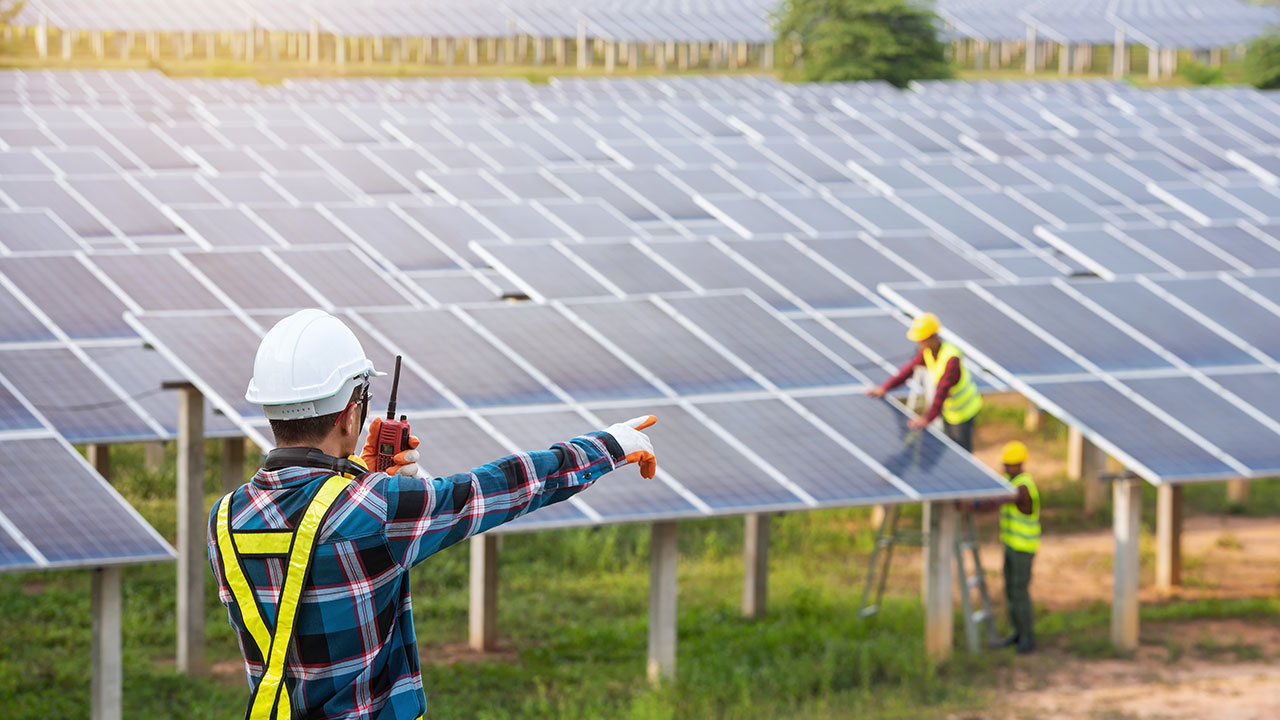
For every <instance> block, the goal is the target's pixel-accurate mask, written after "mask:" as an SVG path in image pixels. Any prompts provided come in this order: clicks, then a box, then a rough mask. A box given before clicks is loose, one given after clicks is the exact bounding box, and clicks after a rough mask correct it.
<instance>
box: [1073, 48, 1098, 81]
mask: <svg viewBox="0 0 1280 720" xmlns="http://www.w3.org/2000/svg"><path fill="white" fill-rule="evenodd" d="M1092 68H1093V45H1089V44H1084V45H1081V46H1079V47H1077V48H1076V56H1075V61H1074V62H1073V63H1072V72H1074V73H1076V74H1077V75H1081V74H1084V72H1085V71H1087V70H1090V69H1092Z"/></svg>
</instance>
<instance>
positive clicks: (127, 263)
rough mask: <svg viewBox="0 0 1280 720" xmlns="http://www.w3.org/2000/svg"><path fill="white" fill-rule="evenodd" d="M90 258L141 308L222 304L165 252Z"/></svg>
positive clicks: (203, 307) (209, 307) (216, 306)
mask: <svg viewBox="0 0 1280 720" xmlns="http://www.w3.org/2000/svg"><path fill="white" fill-rule="evenodd" d="M90 261H91V262H92V263H93V265H95V266H96V267H97V268H98V269H100V270H101V271H102V272H103V274H105V275H106V276H107V278H109V279H110V280H111V282H112V283H114V284H115V285H116V286H117V287H119V288H120V289H121V290H123V291H124V292H125V294H126V295H128V296H129V299H131V300H132V301H133V302H134V303H135V304H136V305H138V306H139V307H140V308H142V309H143V310H213V309H222V308H223V307H224V306H223V304H222V302H221V301H220V300H218V298H217V297H215V296H214V295H213V293H211V292H209V291H208V290H207V289H205V287H204V286H203V285H201V284H200V283H199V282H197V281H196V279H195V277H193V276H192V275H191V274H190V273H188V272H187V271H186V268H184V267H183V266H182V264H181V263H180V262H178V260H177V259H176V258H174V257H173V256H172V255H170V254H168V253H95V254H93V255H92V256H91V257H90Z"/></svg>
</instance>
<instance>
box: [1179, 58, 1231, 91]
mask: <svg viewBox="0 0 1280 720" xmlns="http://www.w3.org/2000/svg"><path fill="white" fill-rule="evenodd" d="M1178 74H1179V75H1181V76H1182V77H1184V78H1186V80H1187V82H1189V83H1191V84H1192V85H1221V84H1222V83H1224V82H1226V78H1225V76H1223V74H1222V70H1221V69H1220V68H1213V67H1209V66H1208V65H1205V64H1203V63H1198V62H1196V61H1195V60H1184V61H1183V62H1182V63H1180V64H1179V65H1178Z"/></svg>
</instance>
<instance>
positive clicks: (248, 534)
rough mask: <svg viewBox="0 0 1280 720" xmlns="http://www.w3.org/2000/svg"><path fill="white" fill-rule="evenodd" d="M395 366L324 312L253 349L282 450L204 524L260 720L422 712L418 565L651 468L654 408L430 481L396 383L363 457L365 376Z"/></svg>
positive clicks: (251, 708) (256, 386) (286, 325)
mask: <svg viewBox="0 0 1280 720" xmlns="http://www.w3.org/2000/svg"><path fill="white" fill-rule="evenodd" d="M398 365H399V364H398V362H397V379H398ZM384 374H385V373H380V372H377V371H376V370H374V367H373V363H372V362H371V361H370V360H369V359H368V358H367V356H366V355H365V353H364V349H363V348H362V347H361V346H360V342H359V340H358V339H357V338H356V336H355V335H354V334H353V333H352V332H351V330H350V329H348V328H347V327H346V325H344V324H343V323H342V321H341V320H339V319H338V318H336V317H333V316H332V315H329V314H327V313H325V312H322V311H320V310H303V311H301V312H298V313H295V314H293V315H290V316H289V317H287V318H285V319H283V320H281V321H280V322H279V323H277V324H276V325H275V327H273V328H271V330H270V331H269V332H268V333H267V334H266V336H265V337H263V339H262V343H261V345H260V346H259V348H258V352H257V357H256V358H255V360H254V367H253V379H252V380H250V382H249V389H248V392H247V393H246V394H245V398H246V399H247V400H249V401H250V402H253V403H256V404H259V405H262V406H263V409H264V412H265V414H266V416H267V418H268V420H269V421H270V423H271V430H272V433H273V434H274V436H275V440H276V445H277V448H276V449H275V450H272V451H271V452H269V453H267V455H266V458H265V460H264V463H263V467H262V469H261V470H259V471H258V472H257V473H256V474H255V475H254V476H253V478H252V479H251V480H250V481H249V482H248V483H247V484H245V485H243V486H241V487H240V488H239V489H237V490H235V491H234V492H232V493H229V494H228V495H226V496H225V497H223V498H222V499H221V500H220V501H219V502H218V503H217V504H216V505H215V506H214V508H213V512H212V513H211V514H210V518H209V531H208V546H209V548H208V549H209V562H210V564H211V565H212V567H213V573H214V576H215V578H216V580H217V581H218V588H219V597H220V599H221V600H222V603H223V604H224V605H226V607H227V613H228V616H229V619H230V622H231V626H232V628H233V629H234V630H235V631H236V635H237V638H238V639H239V642H240V650H241V653H242V655H243V656H244V661H245V673H246V676H247V679H248V683H249V689H250V697H249V703H248V709H247V710H246V713H245V717H246V718H249V719H250V720H272V719H274V720H303V719H305V718H326V719H327V720H332V719H336V718H343V719H349V720H364V719H376V720H413V719H415V718H420V717H422V716H423V715H424V714H425V713H426V698H425V696H424V694H423V687H422V677H421V675H420V672H419V667H418V648H417V639H416V636H415V634H414V628H413V606H412V598H411V597H410V593H409V576H408V573H409V569H410V568H412V567H413V566H415V565H417V564H418V563H421V562H422V561H423V560H426V559H427V558H428V557H430V556H432V555H433V554H435V553H437V552H439V551H441V550H443V549H445V548H447V547H449V546H451V545H456V544H457V543H459V542H461V541H463V540H465V539H467V538H468V537H470V536H472V535H475V534H477V533H482V532H484V531H486V530H490V529H492V528H494V527H497V526H499V525H501V524H503V523H506V522H510V521H512V520H515V519H516V518H519V517H521V516H523V515H525V514H526V513H529V512H533V511H535V510H537V509H538V508H540V507H543V506H546V505H550V504H552V503H557V502H562V501H564V500H567V499H568V498H570V497H572V496H573V495H576V494H577V493H579V492H581V491H582V490H584V489H586V488H587V487H589V486H590V485H591V484H592V483H594V482H596V481H597V480H599V478H600V476H602V475H604V474H605V473H607V472H609V471H611V470H614V469H616V468H618V467H621V466H623V465H626V464H629V463H634V464H636V465H638V466H639V468H640V473H641V475H642V476H643V477H645V478H652V477H653V476H654V473H655V472H656V459H655V456H654V453H653V445H652V443H651V442H650V440H649V437H648V436H647V435H646V434H645V433H643V432H641V431H642V430H643V429H645V428H647V427H648V426H650V425H652V424H653V423H654V422H655V421H656V418H654V417H653V416H652V415H646V416H641V417H638V418H635V419H633V420H630V421H628V422H626V423H619V424H616V425H613V426H611V427H609V428H607V429H606V430H604V431H597V432H589V433H586V434H584V435H582V436H579V437H576V438H573V439H571V440H568V441H566V442H561V443H557V444H556V445H554V446H552V447H551V448H550V449H549V450H543V451H539V452H523V453H516V454H514V455H510V456H507V457H505V458H502V459H500V460H495V461H494V462H492V463H489V464H486V465H481V466H479V467H476V468H473V469H472V470H471V471H470V472H464V473H459V474H456V475H451V476H448V477H434V478H433V477H423V476H420V475H419V473H418V460H419V455H418V450H417V447H418V439H417V438H416V437H414V436H413V435H411V434H410V433H409V426H408V422H407V421H406V418H404V417H403V416H401V417H400V418H399V419H398V420H397V419H396V418H395V409H394V396H395V392H394V387H395V384H394V383H393V390H392V398H393V403H392V405H391V407H390V408H389V411H388V417H387V418H386V419H383V418H381V417H377V418H374V419H373V421H372V422H371V423H369V427H368V433H367V436H368V439H367V440H366V442H365V445H364V448H363V450H362V451H361V453H360V455H355V454H354V453H355V451H356V445H357V442H358V439H359V437H360V433H361V431H362V430H363V429H364V427H365V418H366V415H367V412H368V409H369V407H368V406H369V388H370V383H371V381H372V380H373V378H375V377H379V376H381V375H384ZM370 468H372V469H370Z"/></svg>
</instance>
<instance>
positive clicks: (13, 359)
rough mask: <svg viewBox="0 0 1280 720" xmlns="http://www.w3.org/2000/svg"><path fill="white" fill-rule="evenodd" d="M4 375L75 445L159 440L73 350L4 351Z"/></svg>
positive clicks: (0, 364)
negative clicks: (81, 443)
mask: <svg viewBox="0 0 1280 720" xmlns="http://www.w3.org/2000/svg"><path fill="white" fill-rule="evenodd" d="M0 375H4V376H5V377H6V378H8V380H9V382H11V383H13V386H14V387H15V388H17V391H18V392H19V393H21V394H22V396H23V397H25V398H26V399H27V401H28V402H30V403H31V405H32V406H34V407H35V409H36V410H37V411H39V412H40V414H41V415H43V416H44V417H45V419H47V420H48V421H49V422H50V423H52V424H53V427H54V429H56V430H57V431H58V432H59V433H60V434H61V435H62V436H63V437H65V438H67V439H68V440H70V441H71V442H137V441H142V440H155V439H158V437H157V435H156V432H155V431H154V430H152V429H151V427H150V426H148V425H147V424H146V422H144V421H143V419H142V418H141V417H139V416H138V415H137V413H135V412H134V411H133V410H132V409H131V408H129V407H128V406H127V405H125V404H124V402H123V400H122V399H121V397H120V396H119V395H117V394H116V393H115V392H114V391H113V390H111V389H110V388H109V387H107V385H106V384H105V383H103V381H102V380H100V379H99V378H98V377H97V376H96V375H94V374H93V371H91V370H90V369H89V367H88V366H87V365H85V364H84V363H82V362H81V361H80V359H79V358H77V357H76V356H75V355H73V354H72V353H71V351H70V350H65V349H61V348H52V349H39V350H7V351H3V352H0Z"/></svg>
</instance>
